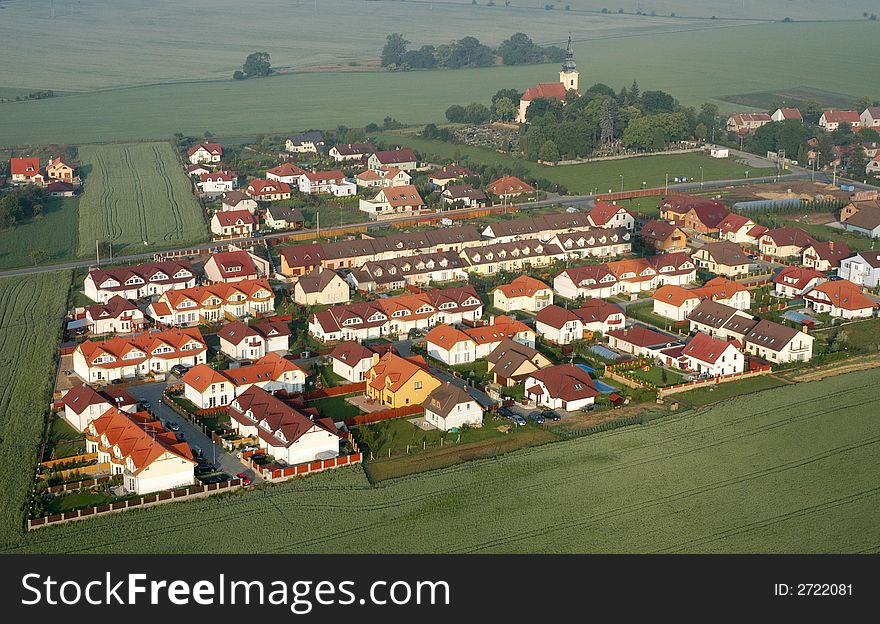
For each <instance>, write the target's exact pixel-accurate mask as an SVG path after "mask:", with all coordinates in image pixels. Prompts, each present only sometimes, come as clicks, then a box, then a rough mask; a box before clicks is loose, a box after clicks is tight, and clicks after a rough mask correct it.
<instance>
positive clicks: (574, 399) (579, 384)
mask: <svg viewBox="0 0 880 624" xmlns="http://www.w3.org/2000/svg"><path fill="white" fill-rule="evenodd" d="M523 387H524V388H525V393H526V398H527V399H528V400H529V401H533V402H534V403H535V404H536V405H542V406H544V407H549V408H550V409H562V410H565V411H567V412H575V411H578V410H582V409H589V408H590V406H592V405H593V404H595V402H596V397H597V396H598V395H599V391H598V390H597V389H596V386H595V384H594V383H593V379H592V377H590V374H589V373H588V372H587V371H585V370H584V369H582V368H581V367H579V366H575V365H574V364H558V365H556V366H549V367H547V368H542V369H541V370H538V371H535V372H534V373H531V374H530V375H529V376H528V377H527V378H526V380H525V382H524V383H523Z"/></svg>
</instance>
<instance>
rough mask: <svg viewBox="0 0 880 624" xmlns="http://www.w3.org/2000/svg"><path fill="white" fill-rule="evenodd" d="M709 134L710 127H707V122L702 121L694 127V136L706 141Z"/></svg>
mask: <svg viewBox="0 0 880 624" xmlns="http://www.w3.org/2000/svg"><path fill="white" fill-rule="evenodd" d="M708 135H709V129H708V128H706V124H704V123H702V122H700V123H698V124H697V127H696V128H695V129H694V136H695V137H697V138H698V139H700V140H701V141H705V140H706V138H707V137H708Z"/></svg>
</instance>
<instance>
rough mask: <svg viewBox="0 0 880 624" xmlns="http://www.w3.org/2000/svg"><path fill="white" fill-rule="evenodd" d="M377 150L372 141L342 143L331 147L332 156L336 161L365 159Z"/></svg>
mask: <svg viewBox="0 0 880 624" xmlns="http://www.w3.org/2000/svg"><path fill="white" fill-rule="evenodd" d="M375 151H376V148H375V147H373V145H372V144H370V143H340V144H338V145H334V146H333V147H331V148H330V151H329V152H328V153H329V154H330V157H331V158H332V159H333V160H335V161H336V162H348V161H356V160H363V159H364V158H367V157H368V156H369V155H370V154H372V153H373V152H375Z"/></svg>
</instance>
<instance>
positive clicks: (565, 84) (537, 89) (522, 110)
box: [516, 35, 580, 123]
mask: <svg viewBox="0 0 880 624" xmlns="http://www.w3.org/2000/svg"><path fill="white" fill-rule="evenodd" d="M579 79H580V73H579V72H578V70H577V66H576V65H575V63H574V53H573V52H572V51H571V35H569V36H568V47H566V49H565V61H564V62H563V63H562V71H560V72H559V82H542V83H541V84H539V85H535V86H534V87H529V88H528V89H526V92H525V93H523V96H522V98H520V100H519V112H518V113H517V115H516V121H517V123H525V122H526V111H527V110H528V109H529V104H531V103H532V101H533V100H536V99H538V98H552V99H556V100H560V101H562V102H565V95H566V93H568V92H569V91H574V92H575V93H578V81H579Z"/></svg>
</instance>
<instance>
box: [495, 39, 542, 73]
mask: <svg viewBox="0 0 880 624" xmlns="http://www.w3.org/2000/svg"><path fill="white" fill-rule="evenodd" d="M498 54H500V55H501V62H502V63H504V64H505V65H525V64H527V63H540V62H541V61H542V60H544V51H543V50H542V49H541V47H540V46H538V45H535V42H534V41H532V40H531V38H529V36H528V35H527V34H525V33H521V32H518V33H515V34H513V35H511V36H510V38H509V39H505V40H504V41H502V42H501V45H500V46H498Z"/></svg>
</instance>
